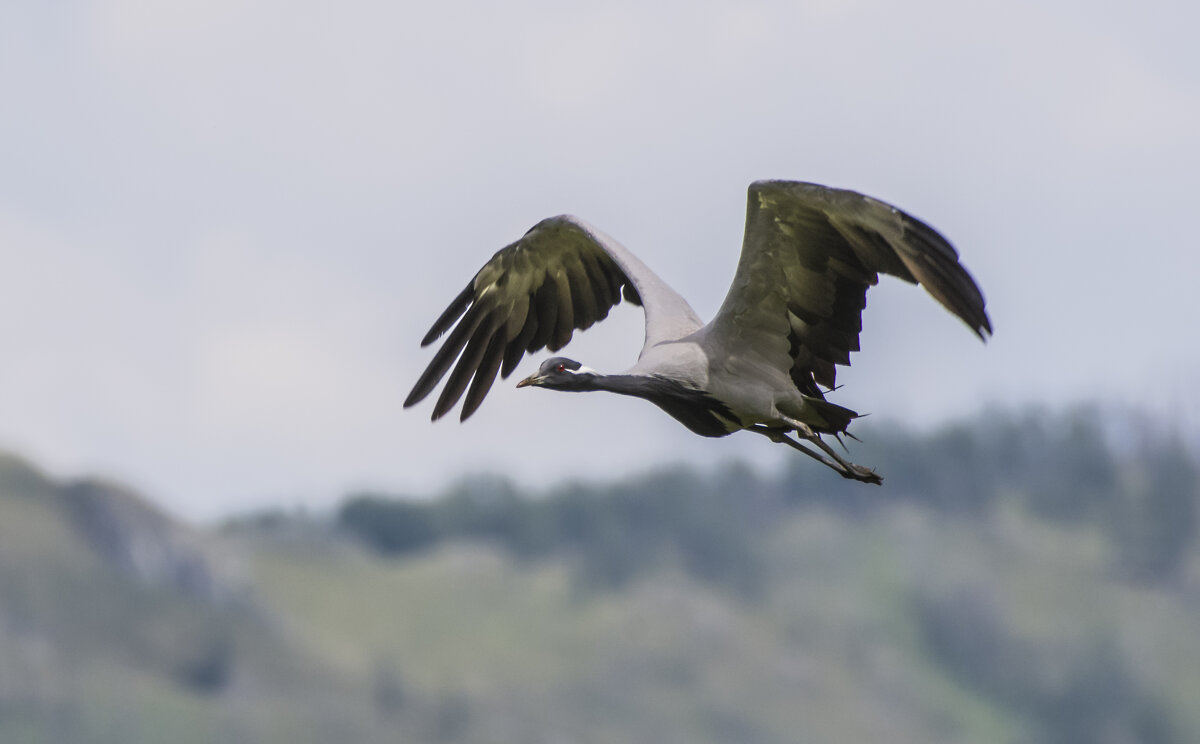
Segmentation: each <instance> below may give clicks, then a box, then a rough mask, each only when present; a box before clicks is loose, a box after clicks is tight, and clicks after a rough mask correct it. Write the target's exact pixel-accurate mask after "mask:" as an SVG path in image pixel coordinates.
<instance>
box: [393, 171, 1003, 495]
mask: <svg viewBox="0 0 1200 744" xmlns="http://www.w3.org/2000/svg"><path fill="white" fill-rule="evenodd" d="M881 273H883V274H889V275H892V276H897V277H899V278H901V279H903V280H905V281H908V282H912V283H920V284H922V285H923V286H924V287H925V288H926V289H927V290H928V291H929V293H930V294H931V295H933V297H934V298H935V299H937V300H938V301H939V302H940V303H941V304H943V305H944V306H945V307H946V308H947V309H949V310H950V311H951V312H953V313H954V314H955V315H957V316H958V317H959V318H961V319H962V320H963V322H965V323H966V324H967V325H968V326H969V327H970V328H971V329H972V330H973V331H974V332H975V333H976V334H977V335H978V336H979V337H980V338H982V339H986V337H987V335H988V334H990V333H991V323H990V321H989V320H988V317H987V313H986V310H985V303H984V299H983V295H982V293H980V291H979V288H978V287H977V286H976V284H975V282H974V280H973V279H972V278H971V276H970V275H969V274H968V273H967V272H966V270H965V269H964V268H963V267H962V266H961V264H959V262H958V254H957V253H956V252H955V250H954V248H953V247H952V246H951V245H950V243H949V242H948V241H946V239H945V238H943V237H942V236H941V235H939V234H938V233H937V232H936V231H934V230H933V229H932V228H930V227H929V226H927V225H925V224H924V223H922V222H920V221H919V220H917V219H915V218H914V217H912V216H910V215H908V214H905V213H904V212H902V211H900V210H898V209H896V208H895V207H892V206H890V205H888V204H885V203H884V202H881V201H878V200H876V199H872V198H871V197H867V196H863V195H862V194H858V193H855V192H852V191H845V190H840V189H831V188H827V187H824V186H819V185H816V184H807V183H797V182H789V181H758V182H755V183H754V184H751V186H750V189H749V204H748V207H747V215H746V234H745V240H744V242H743V246H742V254H741V258H740V260H739V263H738V268H737V271H736V273H735V275H734V279H733V283H732V285H731V286H730V288H729V292H728V294H727V295H726V297H725V301H724V303H723V304H722V305H721V307H720V309H719V310H718V311H717V314H716V316H715V317H714V318H713V319H712V321H711V322H709V323H707V324H705V323H704V322H703V321H702V320H701V319H700V318H699V317H698V316H697V315H696V313H695V311H693V310H692V308H691V306H689V305H688V303H687V301H686V300H684V299H683V298H682V297H681V296H679V294H678V293H676V292H675V291H674V290H673V289H671V287H670V286H669V285H667V284H666V283H665V282H664V281H662V279H660V278H659V277H658V275H656V274H655V273H654V272H653V271H651V270H650V269H649V268H648V267H647V266H646V265H645V264H643V263H642V262H641V261H640V260H639V259H638V258H637V257H636V256H634V255H633V254H632V253H630V252H629V251H628V250H627V249H625V247H624V246H622V245H621V244H620V243H618V242H617V241H615V240H613V239H612V238H610V237H609V236H607V235H605V234H604V233H603V232H601V231H599V230H598V229H596V228H594V227H592V226H590V225H588V224H587V223H586V222H584V221H582V220H580V219H578V218H575V217H571V216H559V217H552V218H549V219H546V220H543V221H542V222H539V223H538V224H537V225H535V226H534V227H533V228H532V229H531V230H530V231H529V232H528V233H526V234H525V236H523V237H522V238H521V239H520V240H518V241H517V242H515V243H513V244H511V245H509V246H506V247H505V248H503V249H502V250H500V251H499V252H497V253H496V254H495V255H494V256H493V257H492V259H491V260H490V261H488V262H487V263H486V264H485V265H484V266H483V268H482V269H480V271H479V272H478V273H477V274H476V275H475V278H474V279H473V280H472V281H471V283H470V284H468V285H467V287H466V289H464V290H463V291H462V293H460V294H459V296H458V297H457V298H456V299H455V300H454V302H453V303H451V305H450V306H449V307H448V308H447V309H446V311H445V312H444V313H443V314H442V316H441V317H439V318H438V320H437V321H436V322H435V323H434V325H433V327H432V328H431V329H430V331H429V333H428V334H427V335H426V336H425V338H424V340H423V341H422V345H427V344H430V343H432V342H433V341H434V340H436V339H437V338H438V337H440V336H441V335H442V334H444V333H446V332H447V331H449V332H450V334H449V337H448V338H447V340H446V341H445V343H444V344H443V346H442V348H441V349H439V350H438V352H437V354H435V356H434V359H433V360H432V362H431V363H430V365H429V367H428V368H427V369H426V370H425V372H424V374H422V376H421V378H420V379H419V380H418V381H417V384H416V385H415V386H414V388H413V391H412V393H411V394H410V395H409V397H408V399H407V400H406V401H405V406H410V405H414V404H416V403H417V402H419V401H420V400H422V399H423V398H424V397H425V396H427V395H428V394H429V393H430V392H431V391H432V390H433V389H434V388H435V387H436V386H437V384H438V383H439V382H440V381H441V379H442V378H443V377H444V376H445V375H446V374H447V372H449V373H450V377H449V379H448V380H447V383H446V386H445V388H444V389H443V390H442V393H441V395H440V396H439V398H438V401H437V404H436V405H435V406H434V412H433V418H434V419H435V420H436V419H437V418H439V417H441V416H442V415H444V414H445V413H446V412H448V411H449V410H450V409H452V408H453V407H454V406H455V404H457V402H458V401H459V399H460V398H462V396H463V394H464V392H465V393H466V401H465V402H464V404H463V410H462V414H461V419H462V420H465V419H466V418H467V417H469V416H470V415H471V414H472V413H473V412H474V411H475V410H476V409H477V408H478V407H479V405H480V403H482V401H483V398H484V397H485V396H486V395H487V392H488V390H489V389H490V387H491V384H492V382H493V381H494V380H495V377H496V375H497V373H499V374H500V375H501V376H502V377H507V376H508V375H509V374H510V373H511V372H512V370H513V369H514V367H515V365H516V364H517V362H519V361H520V359H521V358H522V356H523V355H524V354H525V353H528V352H533V351H537V350H538V349H541V348H549V349H550V350H551V351H557V350H558V349H560V348H562V347H563V346H565V345H566V343H567V342H568V341H570V339H571V336H572V334H573V332H574V331H575V330H582V329H585V328H588V327H590V326H591V325H592V324H593V323H594V322H596V321H597V320H601V319H603V318H604V317H606V316H607V314H608V311H609V309H611V308H612V307H613V306H614V305H616V304H617V303H619V302H620V301H621V298H622V296H624V297H625V299H627V300H629V301H631V302H634V303H635V304H640V305H641V306H642V307H643V309H644V311H645V315H646V335H645V341H644V343H643V346H642V350H641V353H640V355H639V356H638V360H637V362H636V363H635V364H634V365H633V366H632V367H630V368H629V369H628V370H626V371H625V372H623V373H621V374H617V375H601V374H599V373H597V372H595V371H593V370H589V369H587V368H585V367H583V366H582V365H580V364H579V363H578V362H574V361H572V360H569V359H566V358H565V357H555V358H552V359H550V360H547V361H546V362H544V363H543V364H542V365H541V368H540V369H539V371H538V372H537V373H535V374H533V375H530V376H529V377H527V378H525V379H524V380H522V381H521V383H519V384H518V387H524V386H526V385H534V386H539V387H549V388H553V389H559V390H567V391H590V390H604V391H608V392H614V393H618V394H622V395H633V396H637V397H641V398H645V399H646V400H649V401H650V402H652V403H654V404H655V405H657V406H658V407H659V408H662V409H663V410H664V411H666V412H667V413H668V414H670V415H671V416H673V417H674V418H676V419H677V420H679V421H680V422H681V423H683V424H684V425H685V426H687V427H688V428H689V429H690V430H692V431H693V432H695V433H697V434H700V435H703V436H724V435H727V434H730V433H733V432H735V431H740V430H749V431H754V432H756V433H759V434H763V435H765V436H767V437H769V438H770V439H771V440H772V441H776V442H782V443H786V444H788V445H789V446H792V447H793V448H795V449H798V450H800V451H802V452H804V453H805V454H807V455H809V456H811V457H814V458H816V459H818V460H820V461H821V462H823V463H825V464H826V465H828V466H830V467H832V468H833V469H835V470H837V471H838V472H839V473H840V474H842V475H843V476H845V477H847V478H855V479H857V480H862V481H866V482H872V483H878V482H879V481H880V478H879V476H878V475H876V474H875V473H874V472H873V471H871V470H869V469H867V468H863V467H861V466H858V465H854V464H853V463H849V462H847V461H846V460H844V459H843V458H842V457H841V456H840V455H839V454H838V453H837V452H836V451H835V450H834V449H833V448H831V447H830V446H828V444H827V443H825V442H824V441H823V440H822V439H821V435H822V434H829V435H833V436H835V437H836V436H838V435H840V434H841V433H843V432H845V431H846V427H847V426H848V425H849V424H850V422H851V421H852V420H853V419H854V418H855V417H856V416H857V414H855V413H854V412H853V411H851V410H850V409H847V408H843V407H841V406H838V405H836V404H834V403H831V402H829V401H827V400H825V393H826V392H828V391H829V390H830V389H832V388H833V387H834V385H835V374H836V370H835V367H836V365H849V363H850V358H849V354H850V352H852V351H857V350H858V348H859V347H858V335H859V331H861V329H862V309H863V307H864V306H865V304H866V291H867V289H868V287H870V286H872V285H874V284H875V283H876V282H877V281H878V275H879V274H881ZM451 329H452V330H451ZM452 366H453V370H452V371H451V367H452ZM793 436H797V437H800V438H802V439H804V440H806V441H808V442H810V443H812V444H814V445H816V446H817V447H818V449H819V450H820V451H819V452H818V451H814V450H812V449H809V448H808V447H805V446H804V445H803V444H801V443H800V442H799V441H797V440H796V439H793V438H792V437H793Z"/></svg>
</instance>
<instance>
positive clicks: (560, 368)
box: [554, 364, 567, 372]
mask: <svg viewBox="0 0 1200 744" xmlns="http://www.w3.org/2000/svg"><path fill="white" fill-rule="evenodd" d="M554 369H555V371H557V372H566V371H567V365H565V364H560V365H558V366H557V367H555V368H554Z"/></svg>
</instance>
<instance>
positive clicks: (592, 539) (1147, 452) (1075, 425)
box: [337, 409, 1200, 594]
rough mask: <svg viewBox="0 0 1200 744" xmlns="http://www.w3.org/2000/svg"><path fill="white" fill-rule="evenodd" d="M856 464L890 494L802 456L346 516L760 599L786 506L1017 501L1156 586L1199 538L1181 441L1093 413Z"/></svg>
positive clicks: (894, 444) (425, 544) (1195, 488)
mask: <svg viewBox="0 0 1200 744" xmlns="http://www.w3.org/2000/svg"><path fill="white" fill-rule="evenodd" d="M863 428H864V429H865V431H864V433H863V439H864V444H855V445H854V449H855V451H854V456H855V459H856V460H857V461H859V462H864V463H870V464H871V465H872V466H874V467H876V468H878V470H879V472H881V473H882V474H883V475H884V477H885V482H884V487H883V488H882V489H879V488H874V487H871V486H865V485H863V484H860V483H855V482H850V481H844V480H842V479H840V478H838V477H837V476H836V475H835V474H833V473H831V472H829V471H828V470H827V469H825V468H821V467H818V466H815V465H814V464H813V463H812V462H809V461H808V460H806V459H804V458H796V459H795V460H794V461H792V462H791V463H790V464H789V465H788V466H787V467H786V468H785V469H784V471H783V473H782V475H781V476H780V477H778V478H761V477H759V476H757V475H755V474H754V473H753V472H751V471H750V470H749V469H747V468H745V467H740V466H727V467H725V468H724V469H719V470H717V471H716V472H715V473H711V474H700V473H698V472H696V471H694V470H691V469H687V468H674V469H668V470H662V471H659V472H655V473H651V474H648V475H643V476H641V477H637V478H633V479H630V480H627V481H624V482H621V483H616V484H607V485H597V484H578V483H568V484H562V485H559V486H556V487H554V488H552V489H550V490H549V491H547V492H544V493H542V494H539V495H531V494H527V493H523V492H521V491H519V490H518V489H517V488H515V487H514V486H513V485H512V484H511V483H510V482H508V481H506V480H504V479H501V478H494V477H479V478H473V479H468V480H465V481H463V482H461V483H459V484H458V485H456V486H454V487H453V488H451V489H450V490H449V491H447V492H446V493H444V494H442V495H441V496H440V497H438V498H434V499H430V500H415V499H403V498H396V497H394V496H390V495H384V494H357V495H353V496H351V497H350V498H348V499H347V500H346V501H345V502H344V503H343V505H342V506H341V508H340V510H339V511H338V514H337V522H338V524H339V525H340V526H341V528H343V529H344V530H345V531H346V532H348V533H349V534H351V535H353V536H355V537H356V538H357V539H359V540H361V541H362V542H364V543H365V544H367V545H369V546H371V547H372V548H374V549H376V550H378V551H380V552H381V553H384V554H388V555H403V554H407V553H412V552H414V551H420V550H424V549H427V548H430V547H432V546H434V545H435V544H437V543H439V542H441V541H443V540H459V539H470V540H485V541H489V542H492V543H495V544H497V545H500V546H502V547H504V548H505V549H506V550H508V551H509V552H510V553H511V554H513V555H514V556H518V557H520V558H524V559H536V558H538V557H540V556H545V555H549V554H552V553H554V554H564V553H565V554H570V555H572V556H574V557H575V558H576V560H577V565H578V568H579V576H580V577H581V578H582V579H584V580H585V582H586V583H588V584H590V585H596V586H617V585H620V584H622V583H624V582H626V581H627V580H629V579H631V578H633V577H634V576H635V575H636V574H637V572H638V571H639V570H642V569H644V568H653V567H656V566H659V565H661V564H662V562H663V561H665V560H673V561H675V562H676V563H677V564H678V565H680V566H681V567H683V568H684V569H686V570H687V571H688V572H689V573H690V574H692V575H693V576H695V577H697V578H699V579H703V580H707V581H713V582H717V583H720V584H723V585H726V586H729V587H733V588H736V589H737V590H738V591H741V592H746V593H749V594H753V592H754V591H755V590H756V587H757V586H758V584H759V583H760V578H761V570H760V569H761V566H762V555H761V549H760V544H761V540H760V537H761V533H762V531H763V530H764V529H765V528H767V527H768V526H769V525H770V524H771V522H772V521H773V520H775V519H776V518H777V517H779V516H780V515H781V514H783V513H784V512H786V511H788V510H793V509H797V508H803V507H805V506H811V505H816V504H820V505H824V506H826V507H829V508H833V509H838V510H841V511H843V512H846V513H849V514H855V513H862V512H867V511H869V510H871V509H873V508H876V507H878V506H879V505H881V504H886V503H891V502H894V501H896V500H899V499H904V500H910V501H914V502H918V503H920V504H922V505H924V506H926V507H927V508H930V509H934V510H938V511H941V512H946V513H950V514H956V515H962V516H963V517H964V518H970V517H972V516H973V515H976V514H980V513H983V512H985V511H986V510H987V509H989V508H992V507H993V506H995V505H996V504H997V503H998V502H999V501H1000V500H1002V499H1016V500H1019V501H1021V502H1022V503H1023V505H1024V506H1025V507H1026V508H1027V509H1028V511H1029V512H1030V513H1032V514H1034V515H1036V516H1038V517H1040V518H1043V519H1046V520H1050V521H1053V522H1056V523H1059V524H1085V525H1093V526H1095V527H1096V528H1098V529H1101V530H1103V531H1104V533H1105V534H1106V536H1107V537H1108V538H1109V539H1110V540H1111V541H1112V542H1113V544H1114V546H1115V553H1116V555H1117V556H1118V560H1117V568H1118V569H1119V570H1120V571H1121V572H1122V573H1123V574H1125V575H1126V576H1127V577H1128V578H1130V579H1134V580H1139V581H1163V580H1168V579H1170V578H1171V577H1172V576H1173V575H1175V573H1176V572H1177V571H1178V569H1179V567H1180V564H1181V562H1182V561H1183V560H1184V558H1185V557H1186V555H1187V551H1188V549H1189V548H1190V547H1191V545H1192V544H1193V542H1194V540H1195V539H1196V532H1197V502H1198V500H1200V465H1198V463H1197V459H1196V457H1195V456H1194V455H1193V454H1192V453H1191V452H1189V451H1188V450H1187V449H1186V448H1185V446H1184V445H1183V444H1182V443H1181V442H1180V441H1179V439H1178V437H1171V436H1166V435H1162V434H1160V433H1154V432H1153V430H1151V429H1148V428H1147V427H1144V426H1140V425H1138V423H1137V422H1136V421H1134V420H1131V419H1130V418H1129V417H1122V416H1115V415H1112V416H1110V415H1106V414H1104V413H1103V412H1101V411H1099V410H1095V409H1080V410H1075V411H1070V412H1067V413H1062V414H1055V415H1048V414H1045V413H1043V412H1033V411H1031V412H1026V413H1019V414H1014V413H1004V412H991V413H985V414H982V415H980V416H978V417H976V418H974V419H972V420H969V421H966V422H961V423H956V424H952V425H948V426H945V427H943V428H941V429H938V430H935V431H932V432H928V433H921V432H914V431H911V430H906V429H901V428H898V427H894V426H876V427H874V428H867V427H863Z"/></svg>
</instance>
